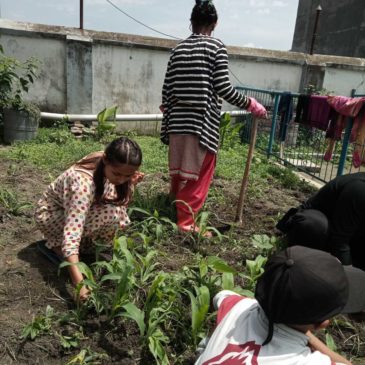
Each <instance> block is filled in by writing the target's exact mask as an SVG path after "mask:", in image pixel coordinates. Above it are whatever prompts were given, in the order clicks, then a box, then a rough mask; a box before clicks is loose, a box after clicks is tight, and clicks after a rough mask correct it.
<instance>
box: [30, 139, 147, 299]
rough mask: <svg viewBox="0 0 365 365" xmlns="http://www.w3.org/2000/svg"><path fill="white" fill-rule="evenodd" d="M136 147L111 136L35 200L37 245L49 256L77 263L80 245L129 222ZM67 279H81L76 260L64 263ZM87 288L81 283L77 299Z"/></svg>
mask: <svg viewBox="0 0 365 365" xmlns="http://www.w3.org/2000/svg"><path fill="white" fill-rule="evenodd" d="M141 162H142V152H141V149H140V147H139V146H138V144H137V143H136V142H134V141H132V140H130V139H128V138H126V137H120V138H118V139H116V140H114V141H112V142H111V143H110V144H109V145H108V146H107V147H106V149H105V152H103V151H98V152H94V153H91V154H89V155H88V156H86V157H84V158H83V159H81V160H80V161H78V162H76V163H75V164H74V165H73V166H71V167H70V168H69V169H67V170H66V171H64V172H63V173H62V174H61V175H60V176H59V177H58V178H57V179H56V180H55V181H54V182H53V183H52V184H51V185H49V186H48V188H47V190H46V192H45V193H44V194H43V197H42V198H41V199H40V200H39V202H38V204H37V209H36V213H35V220H36V222H37V225H38V228H39V229H40V230H41V232H42V233H43V235H44V237H45V239H46V242H45V243H43V244H40V245H39V246H38V247H39V249H40V250H41V252H42V253H43V254H45V255H46V256H47V257H48V258H49V259H51V260H52V261H56V262H57V260H58V261H59V262H60V261H62V260H66V261H68V262H69V263H72V264H75V263H77V262H79V248H80V244H82V245H85V244H86V242H90V241H91V240H95V239H101V240H104V241H111V240H112V239H113V237H114V235H115V233H116V230H117V229H118V228H122V229H123V228H124V227H125V226H126V225H127V224H129V223H130V221H129V217H128V215H127V211H126V209H127V205H128V202H129V200H130V198H131V196H132V192H133V186H134V185H135V184H136V183H138V182H139V181H140V180H141V179H142V178H143V174H142V173H140V172H138V169H139V167H140V165H141ZM69 273H70V276H71V280H72V283H73V284H74V285H75V286H76V285H77V284H78V283H80V282H81V281H82V280H83V276H82V274H81V272H80V270H79V268H78V267H77V265H71V266H69ZM87 294H88V290H87V289H86V288H85V287H82V288H81V291H80V299H84V298H86V297H87Z"/></svg>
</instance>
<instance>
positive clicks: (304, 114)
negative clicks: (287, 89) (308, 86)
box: [294, 94, 310, 125]
mask: <svg viewBox="0 0 365 365" xmlns="http://www.w3.org/2000/svg"><path fill="white" fill-rule="evenodd" d="M309 101H310V95H306V94H300V95H299V97H298V103H297V108H296V111H295V120H294V121H295V122H296V123H300V124H304V125H308V124H309V122H308V110H309Z"/></svg>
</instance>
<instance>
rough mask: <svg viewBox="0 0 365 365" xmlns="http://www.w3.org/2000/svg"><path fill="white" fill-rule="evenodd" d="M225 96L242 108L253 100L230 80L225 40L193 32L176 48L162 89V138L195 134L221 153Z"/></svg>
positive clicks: (214, 151) (227, 99)
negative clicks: (221, 114) (239, 90)
mask: <svg viewBox="0 0 365 365" xmlns="http://www.w3.org/2000/svg"><path fill="white" fill-rule="evenodd" d="M221 98H222V99H224V100H226V101H227V102H228V103H230V104H233V105H236V106H238V107H240V108H247V107H248V106H249V105H250V100H249V98H248V97H246V96H245V95H243V94H241V93H239V92H238V91H237V90H235V89H234V88H233V86H232V85H231V83H230V81H229V73H228V55H227V50H226V47H225V46H224V44H223V43H222V42H221V41H220V40H218V39H216V38H212V37H209V36H205V35H201V34H192V35H191V36H190V37H189V38H187V39H185V40H184V41H182V42H181V43H179V44H178V45H177V46H176V47H175V48H174V49H173V51H172V53H171V56H170V60H169V62H168V65H167V71H166V76H165V81H164V85H163V89H162V104H163V106H164V115H163V120H162V127H161V140H162V142H164V143H166V144H168V143H169V139H168V135H169V134H170V133H176V134H194V135H197V136H199V141H200V144H201V145H202V146H203V147H205V148H207V149H208V150H209V151H210V152H213V153H217V150H218V144H219V123H220V111H221V107H222V100H221Z"/></svg>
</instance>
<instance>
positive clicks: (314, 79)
mask: <svg viewBox="0 0 365 365" xmlns="http://www.w3.org/2000/svg"><path fill="white" fill-rule="evenodd" d="M325 74H326V66H325V65H309V64H308V63H305V64H304V65H303V68H302V77H301V80H300V87H299V92H301V93H303V92H306V91H307V90H306V89H307V88H308V87H309V86H310V85H311V86H313V87H314V88H315V89H316V90H321V89H322V88H323V81H324V76H325Z"/></svg>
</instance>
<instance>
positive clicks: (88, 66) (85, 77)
mask: <svg viewBox="0 0 365 365" xmlns="http://www.w3.org/2000/svg"><path fill="white" fill-rule="evenodd" d="M66 47H67V52H66V54H67V56H66V57H67V58H66V75H67V79H66V82H67V87H66V93H67V113H69V114H71V113H75V114H91V113H92V96H93V65H92V39H91V38H87V37H81V36H70V35H68V36H67V38H66Z"/></svg>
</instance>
